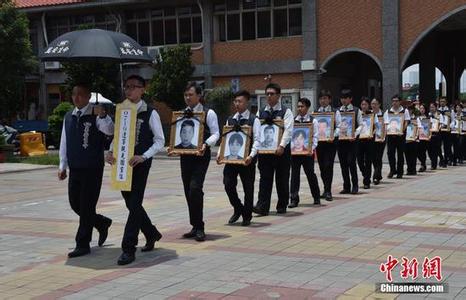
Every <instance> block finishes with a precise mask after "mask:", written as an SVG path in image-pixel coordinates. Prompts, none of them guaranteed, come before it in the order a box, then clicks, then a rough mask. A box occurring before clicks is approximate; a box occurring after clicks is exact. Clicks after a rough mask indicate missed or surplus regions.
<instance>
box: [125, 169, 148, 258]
mask: <svg viewBox="0 0 466 300" xmlns="http://www.w3.org/2000/svg"><path fill="white" fill-rule="evenodd" d="M150 167H151V164H149V163H147V162H145V163H142V164H139V165H137V166H136V167H134V168H133V177H132V183H131V191H122V192H121V194H122V195H123V198H124V199H125V204H126V207H127V208H128V210H129V214H128V219H127V220H126V226H125V232H124V234H123V241H122V242H121V248H122V250H123V252H128V253H134V252H135V251H136V246H137V244H138V235H139V230H141V231H142V233H143V234H144V236H145V237H146V239H149V238H151V237H153V236H154V235H155V234H156V232H157V228H156V227H155V226H154V225H152V221H151V220H150V218H149V216H148V215H147V213H146V210H145V209H144V207H143V206H142V201H143V200H144V192H145V190H146V184H147V177H148V176H149V170H150Z"/></svg>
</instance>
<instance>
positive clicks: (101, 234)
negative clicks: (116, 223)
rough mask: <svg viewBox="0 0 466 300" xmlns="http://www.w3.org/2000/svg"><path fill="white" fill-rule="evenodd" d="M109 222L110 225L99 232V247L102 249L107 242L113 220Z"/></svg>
mask: <svg viewBox="0 0 466 300" xmlns="http://www.w3.org/2000/svg"><path fill="white" fill-rule="evenodd" d="M108 220H109V221H108V223H107V224H106V225H105V226H104V227H103V228H101V229H100V230H99V242H98V245H99V247H102V246H103V245H104V243H105V241H106V240H107V236H108V229H109V228H110V226H111V225H112V219H108Z"/></svg>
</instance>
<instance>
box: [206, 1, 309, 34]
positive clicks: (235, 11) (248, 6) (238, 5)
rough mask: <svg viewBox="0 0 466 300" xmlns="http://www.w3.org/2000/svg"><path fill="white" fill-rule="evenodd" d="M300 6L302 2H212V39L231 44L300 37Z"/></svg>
mask: <svg viewBox="0 0 466 300" xmlns="http://www.w3.org/2000/svg"><path fill="white" fill-rule="evenodd" d="M301 6H302V4H301V0H241V1H233V0H215V1H214V16H215V19H214V26H215V27H214V28H215V29H214V34H215V37H216V39H217V40H219V41H233V40H254V39H260V38H270V37H286V36H295V35H301V34H302V28H301V27H302V20H301V19H302V16H301V14H302V7H301Z"/></svg>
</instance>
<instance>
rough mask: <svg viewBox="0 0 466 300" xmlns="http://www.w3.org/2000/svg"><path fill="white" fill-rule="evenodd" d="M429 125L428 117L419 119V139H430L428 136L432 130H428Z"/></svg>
mask: <svg viewBox="0 0 466 300" xmlns="http://www.w3.org/2000/svg"><path fill="white" fill-rule="evenodd" d="M431 127H432V123H431V122H430V119H428V118H426V119H422V120H421V124H420V126H419V128H418V129H417V131H418V135H419V140H420V141H430V138H431V137H432V131H431V130H430V129H431Z"/></svg>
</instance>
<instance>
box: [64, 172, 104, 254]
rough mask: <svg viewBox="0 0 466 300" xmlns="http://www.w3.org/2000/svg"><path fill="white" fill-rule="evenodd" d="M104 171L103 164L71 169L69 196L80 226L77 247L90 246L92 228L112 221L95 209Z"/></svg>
mask: <svg viewBox="0 0 466 300" xmlns="http://www.w3.org/2000/svg"><path fill="white" fill-rule="evenodd" d="M103 172H104V168H103V166H102V167H99V168H92V169H70V176H69V180H68V198H69V201H70V205H71V208H72V209H73V211H74V212H75V213H76V214H77V215H78V216H79V227H78V231H77V233H76V238H75V239H76V247H77V248H89V243H90V242H91V240H92V228H93V227H95V228H96V229H97V230H100V229H102V228H104V227H106V226H108V224H109V223H110V222H111V220H110V219H109V218H107V217H104V216H102V215H99V214H96V211H95V210H96V206H97V200H98V199H99V195H100V188H101V186H102V175H103Z"/></svg>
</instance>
